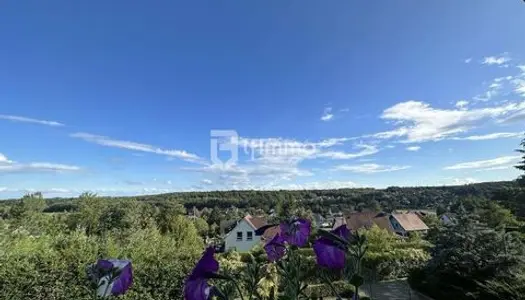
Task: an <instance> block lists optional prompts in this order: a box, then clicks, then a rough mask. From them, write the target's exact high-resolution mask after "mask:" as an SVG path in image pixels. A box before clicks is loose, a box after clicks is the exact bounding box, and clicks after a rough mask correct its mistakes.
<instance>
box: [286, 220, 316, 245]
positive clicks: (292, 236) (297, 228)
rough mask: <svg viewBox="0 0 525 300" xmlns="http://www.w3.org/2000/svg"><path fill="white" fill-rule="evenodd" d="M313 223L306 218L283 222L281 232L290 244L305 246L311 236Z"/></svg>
mask: <svg viewBox="0 0 525 300" xmlns="http://www.w3.org/2000/svg"><path fill="white" fill-rule="evenodd" d="M310 225H311V223H310V221H308V220H305V219H297V220H294V221H291V222H283V223H281V234H282V236H283V238H284V239H285V240H286V242H288V244H290V245H294V246H297V247H303V246H304V245H306V243H307V242H308V237H309V236H310V230H311V228H310V227H311V226H310Z"/></svg>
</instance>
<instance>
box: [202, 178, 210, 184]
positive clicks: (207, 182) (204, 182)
mask: <svg viewBox="0 0 525 300" xmlns="http://www.w3.org/2000/svg"><path fill="white" fill-rule="evenodd" d="M201 183H202V184H206V185H212V184H213V181H211V180H210V179H203V180H201Z"/></svg>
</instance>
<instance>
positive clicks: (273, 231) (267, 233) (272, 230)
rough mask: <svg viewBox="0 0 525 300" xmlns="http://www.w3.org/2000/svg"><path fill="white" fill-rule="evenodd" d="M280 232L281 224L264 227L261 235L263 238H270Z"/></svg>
mask: <svg viewBox="0 0 525 300" xmlns="http://www.w3.org/2000/svg"><path fill="white" fill-rule="evenodd" d="M278 233H281V226H279V225H275V226H273V227H270V228H268V229H266V230H265V231H264V233H263V235H262V239H263V240H271V239H272V238H273V237H274V236H275V235H276V234H278Z"/></svg>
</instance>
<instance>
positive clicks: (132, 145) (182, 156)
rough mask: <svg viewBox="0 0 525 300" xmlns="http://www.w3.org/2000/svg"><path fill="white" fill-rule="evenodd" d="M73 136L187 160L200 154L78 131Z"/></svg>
mask: <svg viewBox="0 0 525 300" xmlns="http://www.w3.org/2000/svg"><path fill="white" fill-rule="evenodd" d="M70 136H71V137H73V138H78V139H82V140H84V141H86V142H89V143H94V144H98V145H101V146H106V147H113V148H120V149H127V150H133V151H140V152H147V153H153V154H158V155H164V156H168V157H175V158H179V159H182V160H186V161H198V160H200V158H199V156H197V155H195V154H193V153H189V152H186V151H184V150H173V149H162V148H159V147H155V146H152V145H148V144H141V143H136V142H130V141H123V140H116V139H112V138H110V137H107V136H101V135H95V134H90V133H84V132H77V133H73V134H71V135H70Z"/></svg>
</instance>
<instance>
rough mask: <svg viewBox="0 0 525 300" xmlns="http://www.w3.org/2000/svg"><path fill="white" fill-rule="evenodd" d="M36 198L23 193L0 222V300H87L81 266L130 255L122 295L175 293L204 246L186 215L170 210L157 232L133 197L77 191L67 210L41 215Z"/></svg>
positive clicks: (147, 212)
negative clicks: (74, 208) (127, 287)
mask: <svg viewBox="0 0 525 300" xmlns="http://www.w3.org/2000/svg"><path fill="white" fill-rule="evenodd" d="M42 201H43V199H41V197H39V196H38V195H37V196H28V197H24V198H23V199H22V200H21V201H20V202H18V203H15V204H14V207H15V211H16V213H15V215H14V216H16V218H15V217H12V218H9V219H7V220H6V221H2V223H0V299H9V300H22V299H23V300H25V299H36V300H40V299H41V300H44V299H57V300H61V299H64V300H66V299H86V300H87V299H94V298H93V290H91V289H89V288H88V287H89V283H88V280H87V278H86V274H85V268H86V266H87V265H88V264H91V263H94V262H95V261H96V260H97V259H98V258H125V259H131V261H132V263H133V267H134V273H135V281H134V285H133V287H132V289H131V291H130V292H129V293H128V294H127V295H126V296H124V297H122V299H137V300H138V299H152V300H153V299H166V300H167V299H181V298H182V285H183V280H184V278H185V277H186V276H187V274H188V272H189V271H190V270H191V268H193V266H194V263H195V261H196V259H198V257H199V256H200V254H201V253H202V249H203V248H204V243H203V241H202V238H201V237H200V235H199V234H198V232H197V229H196V228H195V225H194V223H193V222H192V221H191V220H189V219H188V218H186V217H185V216H182V215H180V214H179V215H174V216H172V218H171V219H170V223H169V225H168V226H167V227H168V228H169V230H168V232H166V234H163V232H162V231H161V230H160V229H157V226H156V224H155V223H154V220H155V218H154V217H155V215H153V216H152V215H151V213H152V211H151V210H148V209H143V205H144V204H143V203H138V202H136V201H133V200H123V201H122V202H121V201H114V202H111V203H108V202H106V201H105V199H102V198H98V197H96V196H95V195H92V194H84V195H83V196H82V199H81V201H80V203H79V208H80V209H79V211H78V212H76V213H71V214H67V215H66V214H61V213H58V214H44V213H41V211H42V208H43V205H42ZM148 220H149V221H148ZM151 221H153V222H151Z"/></svg>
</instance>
